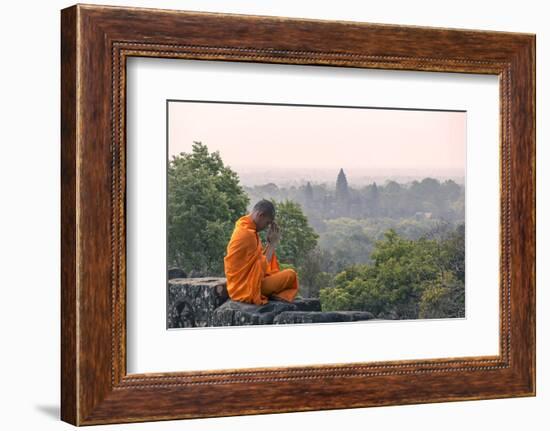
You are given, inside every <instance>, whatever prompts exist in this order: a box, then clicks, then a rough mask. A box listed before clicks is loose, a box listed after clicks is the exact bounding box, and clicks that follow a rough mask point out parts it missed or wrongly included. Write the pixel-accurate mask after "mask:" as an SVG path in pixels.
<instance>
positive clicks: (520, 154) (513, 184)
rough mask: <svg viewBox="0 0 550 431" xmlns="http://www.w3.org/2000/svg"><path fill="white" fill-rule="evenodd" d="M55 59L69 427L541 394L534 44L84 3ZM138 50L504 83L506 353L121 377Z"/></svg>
mask: <svg viewBox="0 0 550 431" xmlns="http://www.w3.org/2000/svg"><path fill="white" fill-rule="evenodd" d="M61 54H62V55H61V84H62V85H61V87H62V91H61V132H62V133H61V192H62V196H61V210H62V213H61V259H62V268H61V269H62V276H61V313H62V321H61V340H62V342H61V419H62V420H64V421H67V422H69V423H72V424H75V425H92V424H105V423H120V422H138V421H153V420H165V419H178V418H196V417H213V416H232V415H245V414H260V413H274V412H291V411H307V410H323V409H342V408H354V407H367V406H381V405H394V404H413V403H431V402H442V401H456V400H474V399H490V398H502V397H519V396H534V395H535V35H534V34H523V33H509V32H495V31H477V30H457V29H446V28H429V27H416V26H414V27H413V26H398V25H385V24H369V23H360V22H344V21H325V20H312V19H291V18H281V17H269V16H252V15H236V14H218V13H203V12H187V11H173V10H159V9H140V8H123V7H105V6H96V5H75V6H72V7H69V8H66V9H63V10H62V11H61ZM129 56H147V57H165V58H186V59H200V60H224V61H246V62H255V63H287V64H300V65H304V64H309V65H332V66H342V67H359V68H377V69H403V70H424V71H444V72H463V73H482V74H493V75H498V76H499V78H500V80H499V81H500V101H499V102H500V107H501V111H500V147H501V166H500V168H501V172H500V173H501V178H500V181H501V188H500V204H501V220H500V223H501V229H500V248H501V255H500V256H501V259H500V354H499V355H498V356H494V357H493V356H488V357H454V358H440V359H430V360H412V361H391V362H376V363H375V362H367V363H347V364H330V365H322V366H319V365H312V366H303V367H278V368H248V369H227V370H223V371H222V372H220V371H213V370H204V371H201V372H177V373H154V374H153V373H147V374H129V375H128V374H127V373H126V349H125V341H126V322H125V316H126V314H125V313H126V309H125V307H126V303H125V295H126V278H125V275H126V273H125V270H126V267H125V263H126V262H125V251H126V249H125V247H126V246H125V239H126V237H125V191H126V175H125V174H126V172H125V144H126V141H125V97H126V94H125V91H126V88H125V84H126V79H125V77H126V68H125V65H126V59H127V58H128V57H129ZM254 393H261V394H262V396H261V397H256V396H251V394H254ZM266 400H269V401H266Z"/></svg>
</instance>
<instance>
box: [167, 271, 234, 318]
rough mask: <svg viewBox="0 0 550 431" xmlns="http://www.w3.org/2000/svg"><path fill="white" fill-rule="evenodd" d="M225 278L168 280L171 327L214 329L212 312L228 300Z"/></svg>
mask: <svg viewBox="0 0 550 431" xmlns="http://www.w3.org/2000/svg"><path fill="white" fill-rule="evenodd" d="M226 286H227V282H226V279H225V278H223V277H203V278H175V279H172V280H169V281H168V322H167V323H168V327H169V328H189V327H203V326H211V319H212V313H213V311H214V310H215V309H216V308H218V307H219V306H220V305H222V304H223V303H224V302H225V301H227V299H228V298H229V296H228V294H227V287H226Z"/></svg>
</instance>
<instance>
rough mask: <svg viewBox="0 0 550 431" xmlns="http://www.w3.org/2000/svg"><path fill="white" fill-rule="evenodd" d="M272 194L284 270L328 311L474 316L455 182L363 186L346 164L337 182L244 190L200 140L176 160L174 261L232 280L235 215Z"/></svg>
mask: <svg viewBox="0 0 550 431" xmlns="http://www.w3.org/2000/svg"><path fill="white" fill-rule="evenodd" d="M262 198H266V199H270V200H271V201H273V203H274V204H275V207H276V210H277V221H278V223H279V225H280V226H281V232H282V236H281V241H280V243H279V245H278V247H277V256H278V258H279V262H280V263H281V267H282V268H287V267H290V268H294V269H295V270H296V271H297V272H298V278H299V281H300V294H301V295H302V296H304V297H318V298H320V300H321V304H322V308H323V311H330V310H366V311H371V312H373V313H375V314H376V315H382V316H384V315H387V316H388V318H406V319H415V318H435V317H463V316H464V311H465V310H464V234H465V233H464V188H463V186H461V185H459V184H456V183H455V182H453V181H451V180H447V181H445V182H443V183H440V182H439V181H438V180H435V179H432V178H425V179H423V180H422V181H413V182H411V183H408V184H399V183H397V182H395V181H388V182H386V183H385V184H383V185H377V184H376V183H373V184H370V185H367V186H365V187H362V188H359V189H355V188H353V187H351V186H349V185H348V183H347V179H346V177H345V173H344V171H343V170H340V172H339V173H337V175H336V178H335V183H334V186H333V187H330V185H327V184H310V183H307V184H306V185H304V186H301V187H296V186H292V187H288V188H285V187H278V186H277V185H276V184H273V183H269V184H266V185H262V186H255V187H244V186H242V185H241V184H240V182H239V177H238V175H237V174H236V172H234V171H233V170H231V168H230V167H228V166H226V165H224V163H223V161H222V159H221V157H220V155H219V153H218V152H212V153H210V152H209V151H208V148H207V146H206V145H204V144H202V143H201V142H194V143H193V147H192V151H191V152H190V153H180V154H179V155H178V156H173V157H172V160H171V161H170V163H169V166H168V265H169V266H177V267H180V268H182V269H183V270H184V271H186V273H187V274H188V275H189V276H193V277H202V276H221V277H223V276H224V272H223V257H224V255H225V252H226V247H227V243H228V241H229V239H230V237H231V233H232V231H233V227H234V224H235V221H236V220H237V219H238V218H239V217H241V216H242V215H244V214H246V213H247V212H249V211H250V210H251V208H252V206H253V205H254V203H255V202H256V201H258V200H260V199H262ZM265 233H266V232H261V233H260V237H261V238H262V240H263V241H265Z"/></svg>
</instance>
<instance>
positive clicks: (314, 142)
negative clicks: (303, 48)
mask: <svg viewBox="0 0 550 431" xmlns="http://www.w3.org/2000/svg"><path fill="white" fill-rule="evenodd" d="M193 141H202V143H203V144H206V145H207V146H208V150H209V151H210V152H213V151H215V150H219V152H220V155H221V157H222V159H223V161H224V164H226V165H229V166H231V167H232V168H234V169H235V170H237V171H239V170H248V169H251V168H254V169H258V168H268V169H274V168H275V169H278V168H282V169H295V168H328V169H339V168H341V167H342V168H344V170H345V169H346V168H348V169H353V168H361V169H366V170H368V169H376V170H394V169H395V170H403V169H415V170H423V169H426V170H433V169H437V170H438V171H445V170H449V171H455V172H456V171H462V172H463V171H464V169H465V161H466V113H465V112H441V111H410V110H409V111H407V110H393V109H392V110H387V109H357V108H325V107H309V106H308V107H303V106H276V105H275V106H273V105H247V104H221V103H196V102H192V103H190V102H170V103H169V149H168V152H169V155H170V158H171V156H172V155H173V154H178V153H179V152H182V151H183V152H189V151H190V150H191V146H192V142H193Z"/></svg>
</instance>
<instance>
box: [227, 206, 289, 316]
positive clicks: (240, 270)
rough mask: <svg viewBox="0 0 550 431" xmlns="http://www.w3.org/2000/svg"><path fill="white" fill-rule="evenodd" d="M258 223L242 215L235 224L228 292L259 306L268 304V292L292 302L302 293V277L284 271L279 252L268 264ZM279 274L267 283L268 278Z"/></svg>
mask: <svg viewBox="0 0 550 431" xmlns="http://www.w3.org/2000/svg"><path fill="white" fill-rule="evenodd" d="M266 247H267V246H265V247H263V246H262V242H261V240H260V236H259V234H258V232H257V231H256V223H254V220H253V219H252V216H251V215H250V214H247V215H245V216H242V217H241V218H240V219H239V220H237V222H236V223H235V229H234V230H233V234H232V235H231V239H230V241H229V244H228V245H227V253H226V256H225V257H224V259H223V260H224V270H225V276H226V278H227V292H228V293H229V297H230V298H231V299H232V300H233V301H242V302H248V303H252V304H256V305H261V304H267V302H268V300H269V298H268V296H266V295H265V294H264V293H263V292H262V287H263V288H264V290H265V291H266V292H267V291H269V292H272V293H274V294H276V295H277V296H279V297H281V298H283V299H286V300H287V301H292V300H293V299H294V297H295V296H296V293H297V292H298V278H297V277H296V273H295V272H294V270H291V269H287V270H284V271H281V270H280V267H279V261H278V260H277V256H276V253H275V252H273V255H272V257H271V261H270V262H268V261H267V257H266V256H265V254H264V252H265V249H266ZM274 274H277V276H276V277H273V278H272V279H270V280H269V281H270V283H266V277H270V276H272V275H274Z"/></svg>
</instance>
